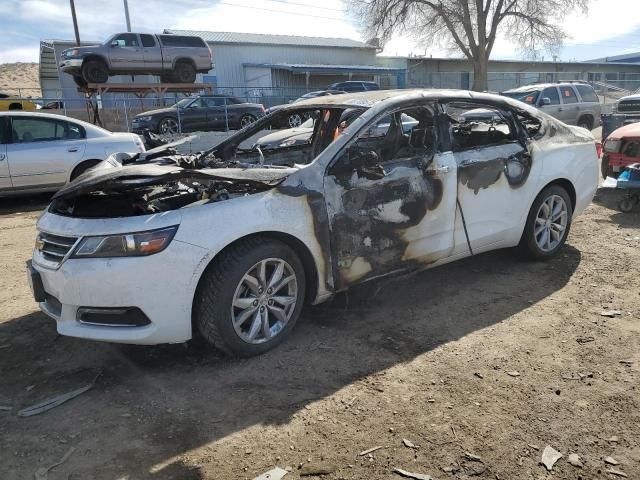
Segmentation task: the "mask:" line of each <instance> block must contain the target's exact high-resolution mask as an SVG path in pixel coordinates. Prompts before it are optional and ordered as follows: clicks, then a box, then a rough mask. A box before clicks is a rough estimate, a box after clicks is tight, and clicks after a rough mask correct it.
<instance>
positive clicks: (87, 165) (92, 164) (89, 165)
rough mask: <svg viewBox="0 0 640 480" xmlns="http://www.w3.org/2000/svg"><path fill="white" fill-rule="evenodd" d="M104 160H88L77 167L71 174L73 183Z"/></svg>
mask: <svg viewBox="0 0 640 480" xmlns="http://www.w3.org/2000/svg"><path fill="white" fill-rule="evenodd" d="M101 161H102V160H87V161H84V162H82V163H81V164H79V165H78V166H76V168H74V169H73V172H71V177H70V180H71V181H73V180H75V179H76V178H78V177H79V176H80V175H82V174H83V173H84V172H86V171H87V170H89V169H90V168H92V167H95V166H96V165H98V164H99V163H100V162H101Z"/></svg>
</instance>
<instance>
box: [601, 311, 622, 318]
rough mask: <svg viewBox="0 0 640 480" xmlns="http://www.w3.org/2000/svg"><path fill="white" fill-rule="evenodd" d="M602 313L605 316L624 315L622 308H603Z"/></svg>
mask: <svg viewBox="0 0 640 480" xmlns="http://www.w3.org/2000/svg"><path fill="white" fill-rule="evenodd" d="M600 315H601V316H603V317H609V318H614V317H617V316H619V315H622V312H621V311H620V310H603V311H602V312H600Z"/></svg>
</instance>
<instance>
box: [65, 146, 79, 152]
mask: <svg viewBox="0 0 640 480" xmlns="http://www.w3.org/2000/svg"><path fill="white" fill-rule="evenodd" d="M77 151H78V147H69V148H67V152H77Z"/></svg>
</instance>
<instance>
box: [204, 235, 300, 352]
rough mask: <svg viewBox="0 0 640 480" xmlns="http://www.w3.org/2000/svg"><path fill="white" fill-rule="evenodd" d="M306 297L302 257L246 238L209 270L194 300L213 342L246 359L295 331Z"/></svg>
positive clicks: (267, 242)
mask: <svg viewBox="0 0 640 480" xmlns="http://www.w3.org/2000/svg"><path fill="white" fill-rule="evenodd" d="M304 297H305V275H304V268H303V266H302V262H301V261H300V259H299V257H298V255H297V254H296V253H295V252H294V251H293V250H292V249H291V248H290V247H289V246H287V245H286V244H284V243H282V242H279V241H277V240H272V239H265V238H248V239H245V240H241V241H240V242H239V243H237V244H236V245H234V246H232V247H231V248H230V249H229V250H227V251H225V252H223V253H222V254H221V257H220V258H218V259H216V260H214V263H213V264H212V266H211V267H209V268H208V269H207V271H206V272H205V274H204V276H203V278H202V280H201V281H200V285H199V286H198V291H197V293H196V298H195V301H194V321H195V326H196V328H197V332H198V333H199V335H200V336H201V337H203V338H204V339H205V340H206V341H207V342H208V343H209V344H211V345H213V346H215V347H217V348H218V349H220V350H222V351H224V352H226V353H229V354H231V355H237V356H241V357H250V356H254V355H259V354H261V353H264V352H266V351H268V350H271V349H272V348H274V347H275V346H276V345H278V344H279V343H281V342H282V341H283V340H284V339H285V338H286V336H287V335H288V334H289V333H290V332H291V330H292V329H293V327H294V325H295V323H296V321H297V320H298V317H299V316H300V312H301V310H302V306H303V302H304Z"/></svg>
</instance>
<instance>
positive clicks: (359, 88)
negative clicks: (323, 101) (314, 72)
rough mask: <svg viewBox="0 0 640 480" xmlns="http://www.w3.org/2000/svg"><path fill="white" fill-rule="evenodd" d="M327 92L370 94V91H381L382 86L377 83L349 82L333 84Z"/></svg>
mask: <svg viewBox="0 0 640 480" xmlns="http://www.w3.org/2000/svg"><path fill="white" fill-rule="evenodd" d="M327 90H341V91H343V92H368V91H370V90H380V85H378V84H377V83H376V82H361V81H355V80H349V81H348V82H338V83H332V84H331V85H329V86H328V87H327Z"/></svg>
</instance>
